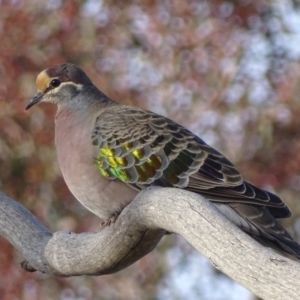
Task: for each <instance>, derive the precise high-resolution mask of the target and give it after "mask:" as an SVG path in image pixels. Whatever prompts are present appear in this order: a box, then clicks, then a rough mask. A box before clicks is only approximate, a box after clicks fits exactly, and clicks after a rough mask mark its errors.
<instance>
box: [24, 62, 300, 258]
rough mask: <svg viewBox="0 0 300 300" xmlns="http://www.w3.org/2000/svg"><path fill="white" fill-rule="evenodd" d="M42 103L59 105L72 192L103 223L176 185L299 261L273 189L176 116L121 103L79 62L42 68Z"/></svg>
mask: <svg viewBox="0 0 300 300" xmlns="http://www.w3.org/2000/svg"><path fill="white" fill-rule="evenodd" d="M36 86H37V92H36V94H35V95H34V96H33V98H32V99H31V100H30V101H29V102H28V104H27V105H26V110H28V109H29V108H31V107H32V106H34V105H36V104H37V103H40V102H49V103H54V104H56V105H57V113H56V117H55V146H56V150H57V157H58V161H59V165H60V168H61V171H62V175H63V177H64V180H65V182H66V184H67V186H68V188H69V189H70V191H71V193H72V194H73V195H74V196H75V198H77V200H78V201H79V202H81V203H82V204H83V206H85V207H86V208H87V209H88V210H90V211H91V212H93V213H94V214H95V215H97V216H98V217H100V218H101V219H102V220H104V221H103V224H104V225H110V224H111V223H113V222H114V221H115V220H116V218H117V217H118V215H119V214H120V212H121V211H122V210H123V208H124V207H125V206H126V205H128V204H129V203H130V202H131V201H132V200H133V199H134V198H135V197H136V195H137V194H138V193H139V192H140V191H142V190H144V189H146V188H148V187H150V186H159V187H173V188H178V189H184V190H187V191H190V192H194V193H196V194H199V195H202V196H203V197H204V198H205V199H207V200H208V201H211V202H212V203H214V204H215V206H216V207H217V208H218V209H219V210H220V211H221V212H222V213H223V214H224V215H225V216H226V217H227V218H228V219H229V220H230V221H231V222H233V223H234V224H235V225H236V226H238V227H239V228H240V229H241V230H243V231H244V232H246V233H247V234H248V235H250V236H251V237H252V238H254V239H255V240H257V241H258V242H259V243H261V244H262V245H264V246H268V247H270V248H273V249H274V250H275V251H277V252H280V253H281V254H283V255H285V256H292V257H294V258H297V259H300V245H299V244H298V243H297V242H296V241H295V240H293V238H292V237H291V235H290V234H289V233H288V232H287V231H286V230H285V228H284V227H283V226H282V225H281V224H280V223H279V222H278V220H277V219H279V218H287V217H290V216H291V211H290V209H289V207H288V206H287V205H286V204H285V203H284V202H283V200H282V199H281V198H279V197H278V196H277V195H275V194H274V193H271V192H269V191H266V190H263V189H260V188H258V187H256V186H254V185H252V184H251V183H249V182H247V181H245V180H244V179H243V177H242V176H241V174H240V173H239V172H238V170H237V169H236V167H235V166H234V165H233V164H232V163H231V162H230V161H229V160H228V159H227V158H226V157H225V156H224V155H223V154H221V153H220V152H219V151H217V150H215V149H214V148H213V147H211V146H209V145H208V144H206V143H205V142H204V141H203V140H202V139H201V138H200V137H198V136H197V135H195V134H193V133H192V132H191V131H189V130H188V129H186V128H184V127H183V126H181V125H179V124H177V123H176V122H174V121H172V120H170V119H168V118H166V117H164V116H161V115H158V114H156V113H154V112H151V111H148V110H144V109H141V108H138V107H134V106H128V105H123V104H120V103H117V102H115V101H113V100H112V99H110V98H109V97H108V96H106V95H105V94H104V93H102V92H101V91H100V90H99V89H98V88H97V87H96V86H95V85H94V84H93V82H92V81H91V79H90V78H89V77H88V76H87V75H86V73H85V72H84V71H83V70H82V69H80V68H79V67H77V66H76V65H74V64H70V63H65V64H60V65H56V66H54V67H50V68H48V69H45V70H43V71H42V72H41V73H39V74H38V76H37V79H36Z"/></svg>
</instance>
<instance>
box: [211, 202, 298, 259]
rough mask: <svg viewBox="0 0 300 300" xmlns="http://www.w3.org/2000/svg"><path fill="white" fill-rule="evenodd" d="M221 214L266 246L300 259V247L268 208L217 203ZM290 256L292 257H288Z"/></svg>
mask: <svg viewBox="0 0 300 300" xmlns="http://www.w3.org/2000/svg"><path fill="white" fill-rule="evenodd" d="M215 204H216V206H217V207H218V208H219V209H220V210H221V212H222V213H223V214H224V215H225V216H226V217H227V218H228V219H230V220H231V221H232V222H233V223H235V224H236V225H237V226H238V227H240V228H241V229H242V230H243V231H245V232H246V233H247V234H249V235H250V236H251V237H253V238H254V239H255V240H257V241H258V242H259V243H261V244H262V245H264V246H267V247H270V248H272V249H274V250H276V251H278V252H280V253H281V254H282V255H284V256H289V257H290V255H292V256H294V257H297V258H298V259H300V245H299V244H298V243H297V242H295V241H294V240H293V238H292V237H291V236H290V234H289V233H288V232H287V231H286V230H285V229H284V228H283V227H282V226H281V225H280V223H279V222H278V221H277V220H276V219H275V218H274V217H273V215H272V214H271V213H270V212H269V210H268V208H267V207H264V206H258V205H253V204H250V205H249V204H241V203H226V205H225V204H220V203H215ZM288 254H290V255H288Z"/></svg>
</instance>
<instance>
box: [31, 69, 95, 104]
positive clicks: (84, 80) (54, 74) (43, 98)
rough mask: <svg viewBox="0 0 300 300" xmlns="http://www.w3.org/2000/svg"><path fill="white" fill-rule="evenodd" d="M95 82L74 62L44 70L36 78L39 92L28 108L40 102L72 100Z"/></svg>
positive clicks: (58, 102)
mask: <svg viewBox="0 0 300 300" xmlns="http://www.w3.org/2000/svg"><path fill="white" fill-rule="evenodd" d="M91 85H93V83H92V82H91V80H90V79H89V78H88V76H87V75H86V74H85V73H84V72H83V71H82V70H81V69H80V68H78V67H77V66H75V65H73V64H62V65H58V66H55V67H52V68H49V69H46V70H44V71H42V72H41V73H40V74H39V75H38V76H37V79H36V86H37V90H38V91H37V93H36V94H35V95H34V97H33V98H32V99H31V100H30V101H29V102H28V104H27V105H26V110H27V109H29V108H30V107H31V106H33V105H35V104H37V103H39V102H51V103H56V104H62V103H67V102H70V100H72V98H74V97H75V96H76V95H78V93H80V92H81V91H82V89H83V88H84V87H87V86H91Z"/></svg>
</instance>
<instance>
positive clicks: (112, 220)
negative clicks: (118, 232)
mask: <svg viewBox="0 0 300 300" xmlns="http://www.w3.org/2000/svg"><path fill="white" fill-rule="evenodd" d="M119 215H120V213H114V214H113V215H112V216H111V217H110V218H109V219H107V220H104V221H102V222H101V227H105V226H110V225H111V224H113V223H115V222H116V220H117V218H118V216H119Z"/></svg>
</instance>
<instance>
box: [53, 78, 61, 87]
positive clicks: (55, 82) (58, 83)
mask: <svg viewBox="0 0 300 300" xmlns="http://www.w3.org/2000/svg"><path fill="white" fill-rule="evenodd" d="M60 83H61V82H60V80H58V79H53V80H52V81H51V84H50V85H51V87H54V88H56V87H58V86H59V85H60Z"/></svg>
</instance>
